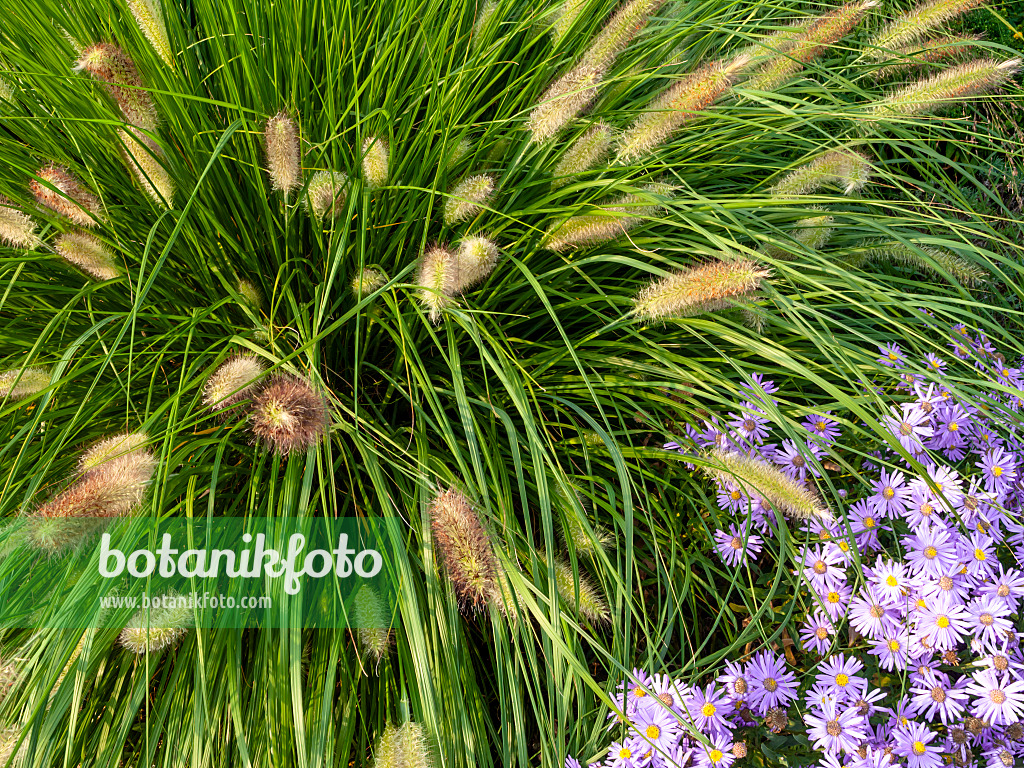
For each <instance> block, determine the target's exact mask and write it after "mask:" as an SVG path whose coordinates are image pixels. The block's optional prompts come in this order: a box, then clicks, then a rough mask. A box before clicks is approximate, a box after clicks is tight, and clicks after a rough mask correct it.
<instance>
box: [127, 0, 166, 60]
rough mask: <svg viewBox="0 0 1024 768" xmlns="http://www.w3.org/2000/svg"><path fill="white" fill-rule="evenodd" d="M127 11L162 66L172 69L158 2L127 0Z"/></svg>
mask: <svg viewBox="0 0 1024 768" xmlns="http://www.w3.org/2000/svg"><path fill="white" fill-rule="evenodd" d="M128 10H130V11H131V12H132V16H134V17H135V23H136V24H138V25H139V29H141V30H142V34H144V35H145V36H146V39H147V40H149V44H150V45H152V46H153V50H155V51H156V52H157V54H158V55H159V56H160V58H161V59H163V62H164V64H166V65H167V66H168V67H170V68H171V69H174V54H172V53H171V44H170V41H169V40H168V39H167V27H166V25H165V24H164V14H163V9H162V8H161V5H160V0H128Z"/></svg>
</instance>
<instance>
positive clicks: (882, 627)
mask: <svg viewBox="0 0 1024 768" xmlns="http://www.w3.org/2000/svg"><path fill="white" fill-rule="evenodd" d="M850 626H851V627H853V628H854V629H855V630H857V631H858V632H860V633H861V634H862V635H864V636H865V637H868V638H870V639H871V640H877V639H878V638H879V637H881V636H882V635H884V634H886V633H887V632H892V631H893V630H895V629H896V628H897V627H898V626H899V619H898V618H897V616H896V615H895V611H892V610H890V609H889V608H887V607H886V606H885V605H884V604H883V600H882V598H880V597H879V596H878V595H877V594H876V592H875V588H874V587H873V586H871V585H870V584H866V585H864V587H863V588H862V589H861V591H860V593H859V594H858V595H857V597H855V598H854V599H853V602H852V603H851V604H850Z"/></svg>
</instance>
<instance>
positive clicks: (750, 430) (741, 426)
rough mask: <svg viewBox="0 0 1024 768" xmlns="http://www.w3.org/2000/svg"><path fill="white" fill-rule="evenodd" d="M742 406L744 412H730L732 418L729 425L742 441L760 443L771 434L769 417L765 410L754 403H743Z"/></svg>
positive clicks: (748, 443)
mask: <svg viewBox="0 0 1024 768" xmlns="http://www.w3.org/2000/svg"><path fill="white" fill-rule="evenodd" d="M740 407H741V408H742V409H743V412H742V413H738V414H735V413H734V414H730V415H731V416H732V420H731V421H730V422H729V426H730V427H732V429H733V431H734V432H735V433H736V437H737V439H738V440H739V441H740V442H741V443H745V444H747V445H750V444H756V445H760V444H761V443H763V442H764V441H765V438H767V437H768V434H769V428H768V426H767V424H768V418H767V417H766V416H765V415H764V411H762V410H761V409H760V408H758V407H757V406H756V405H754V404H753V403H743V405H742V406H740Z"/></svg>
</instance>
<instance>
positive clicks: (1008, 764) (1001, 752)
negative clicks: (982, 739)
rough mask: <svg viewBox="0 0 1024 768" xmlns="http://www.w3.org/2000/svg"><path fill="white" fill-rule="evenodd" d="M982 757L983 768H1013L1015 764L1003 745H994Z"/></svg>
mask: <svg viewBox="0 0 1024 768" xmlns="http://www.w3.org/2000/svg"><path fill="white" fill-rule="evenodd" d="M1018 749H1019V748H1018ZM982 756H983V757H984V758H985V768H1013V766H1015V765H1016V764H1017V760H1016V757H1015V756H1014V754H1013V752H1012V751H1011V750H1010V748H1009V745H1007V744H1005V743H998V742H997V743H994V744H993V745H992V746H989V747H988V748H987V749H986V750H985V751H984V752H983V753H982Z"/></svg>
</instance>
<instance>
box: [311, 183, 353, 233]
mask: <svg viewBox="0 0 1024 768" xmlns="http://www.w3.org/2000/svg"><path fill="white" fill-rule="evenodd" d="M347 194H348V176H346V175H345V174H344V173H340V172H335V171H317V172H316V173H314V174H313V175H312V176H311V177H310V179H309V186H307V187H306V208H307V209H308V210H309V212H310V213H311V214H312V215H313V218H315V219H316V220H317V221H323V220H324V219H325V218H329V219H334V218H337V217H338V216H340V215H341V214H342V213H344V212H345V198H346V196H347Z"/></svg>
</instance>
